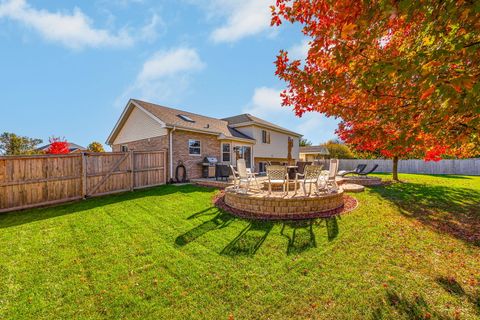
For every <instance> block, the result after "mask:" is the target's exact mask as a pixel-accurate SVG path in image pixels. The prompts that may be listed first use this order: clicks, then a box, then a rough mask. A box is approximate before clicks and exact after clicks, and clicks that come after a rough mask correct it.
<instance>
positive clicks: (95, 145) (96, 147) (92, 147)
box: [87, 141, 105, 152]
mask: <svg viewBox="0 0 480 320" xmlns="http://www.w3.org/2000/svg"><path fill="white" fill-rule="evenodd" d="M87 150H88V151H91V152H105V149H104V148H103V145H102V144H101V143H100V142H98V141H93V142H92V143H90V144H89V145H88V147H87Z"/></svg>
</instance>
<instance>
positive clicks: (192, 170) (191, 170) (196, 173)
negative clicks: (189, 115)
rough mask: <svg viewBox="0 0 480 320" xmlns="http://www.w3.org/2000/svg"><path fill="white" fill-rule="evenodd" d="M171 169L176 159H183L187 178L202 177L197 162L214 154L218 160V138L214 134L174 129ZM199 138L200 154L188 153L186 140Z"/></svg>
mask: <svg viewBox="0 0 480 320" xmlns="http://www.w3.org/2000/svg"><path fill="white" fill-rule="evenodd" d="M172 138H173V170H174V173H173V174H174V175H175V168H176V167H177V165H178V161H179V160H181V161H183V165H184V166H185V168H186V169H187V176H188V179H195V178H201V177H202V167H201V166H200V165H199V163H200V162H201V161H202V160H203V158H204V157H206V156H214V157H217V159H219V160H220V144H221V142H220V140H218V139H217V136H216V135H211V134H203V133H196V132H190V131H182V130H175V131H174V132H173V137H172ZM189 139H195V140H200V145H201V148H200V155H190V154H189V148H188V140H189Z"/></svg>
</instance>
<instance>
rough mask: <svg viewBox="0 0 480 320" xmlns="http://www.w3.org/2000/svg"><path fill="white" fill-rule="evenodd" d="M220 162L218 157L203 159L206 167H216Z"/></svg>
mask: <svg viewBox="0 0 480 320" xmlns="http://www.w3.org/2000/svg"><path fill="white" fill-rule="evenodd" d="M217 162H218V159H217V158H216V157H205V158H203V161H202V164H204V165H214V164H216V163H217Z"/></svg>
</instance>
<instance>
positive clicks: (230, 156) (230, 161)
mask: <svg viewBox="0 0 480 320" xmlns="http://www.w3.org/2000/svg"><path fill="white" fill-rule="evenodd" d="M227 144H228V145H229V146H230V151H228V154H229V158H230V160H228V161H225V160H224V159H223V155H224V154H226V153H227V152H224V151H223V146H224V145H227ZM221 148H222V150H221V154H222V162H229V163H232V149H233V147H232V144H231V143H230V142H222V145H221Z"/></svg>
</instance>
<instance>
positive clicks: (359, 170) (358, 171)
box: [337, 164, 367, 177]
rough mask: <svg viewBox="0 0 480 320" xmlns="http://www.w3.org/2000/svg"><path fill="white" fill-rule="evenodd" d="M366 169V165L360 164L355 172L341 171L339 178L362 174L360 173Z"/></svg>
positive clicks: (338, 174)
mask: <svg viewBox="0 0 480 320" xmlns="http://www.w3.org/2000/svg"><path fill="white" fill-rule="evenodd" d="M366 167H367V165H366V164H359V165H357V167H356V168H355V170H341V171H338V173H337V176H339V177H344V176H346V175H347V174H360V172H362V171H363V170H365V168H366Z"/></svg>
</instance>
